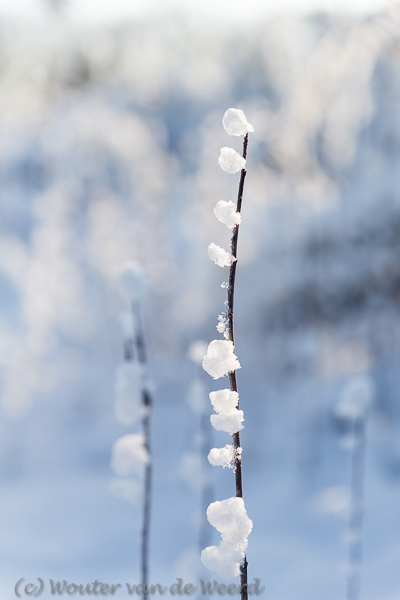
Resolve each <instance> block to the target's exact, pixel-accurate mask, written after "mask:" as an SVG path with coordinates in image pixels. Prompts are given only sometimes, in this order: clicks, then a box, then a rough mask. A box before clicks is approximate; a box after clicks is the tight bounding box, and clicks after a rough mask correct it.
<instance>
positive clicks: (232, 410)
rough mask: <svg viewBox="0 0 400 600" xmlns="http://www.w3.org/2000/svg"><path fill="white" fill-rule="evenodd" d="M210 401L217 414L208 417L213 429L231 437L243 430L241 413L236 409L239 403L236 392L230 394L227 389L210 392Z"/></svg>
mask: <svg viewBox="0 0 400 600" xmlns="http://www.w3.org/2000/svg"><path fill="white" fill-rule="evenodd" d="M210 400H211V404H212V405H213V408H214V410H215V412H216V413H217V414H216V415H211V417H210V421H211V425H212V426H213V427H214V429H216V430H217V431H225V432H226V433H229V434H230V435H233V434H234V433H237V432H238V431H241V430H242V429H243V428H244V425H243V421H244V416H243V411H242V410H239V409H238V408H237V406H238V402H239V394H238V393H237V392H232V391H231V390H229V389H228V390H218V391H217V392H210Z"/></svg>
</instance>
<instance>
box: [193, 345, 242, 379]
mask: <svg viewBox="0 0 400 600" xmlns="http://www.w3.org/2000/svg"><path fill="white" fill-rule="evenodd" d="M202 366H203V369H204V370H205V371H206V372H207V373H208V374H209V375H211V377H212V378H213V379H219V378H220V377H224V375H228V373H232V372H233V371H236V370H237V369H240V362H239V361H238V359H237V356H236V355H235V352H234V349H233V342H231V341H230V340H213V341H212V342H210V343H209V344H208V348H207V354H206V355H205V357H204V358H203V363H202Z"/></svg>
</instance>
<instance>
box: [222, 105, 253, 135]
mask: <svg viewBox="0 0 400 600" xmlns="http://www.w3.org/2000/svg"><path fill="white" fill-rule="evenodd" d="M222 125H223V126H224V129H225V131H226V133H229V135H236V136H239V135H246V133H252V132H253V131H254V127H253V125H251V124H250V123H249V122H248V121H247V119H246V115H245V114H244V112H243V111H242V110H241V109H240V108H228V110H226V111H225V113H224V116H223V117H222Z"/></svg>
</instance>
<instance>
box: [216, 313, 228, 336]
mask: <svg viewBox="0 0 400 600" xmlns="http://www.w3.org/2000/svg"><path fill="white" fill-rule="evenodd" d="M227 327H228V319H227V316H226V313H223V314H222V315H218V324H217V331H218V333H223V334H224V337H225V338H227V334H228V332H227Z"/></svg>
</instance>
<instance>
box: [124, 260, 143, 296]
mask: <svg viewBox="0 0 400 600" xmlns="http://www.w3.org/2000/svg"><path fill="white" fill-rule="evenodd" d="M118 287H119V291H120V294H121V296H122V297H123V298H124V299H125V300H126V301H127V302H134V301H135V300H139V299H140V298H141V296H142V295H143V293H144V291H145V289H146V276H145V272H144V270H143V269H142V267H141V266H140V265H139V264H137V263H135V262H129V263H127V264H126V265H125V267H124V269H123V270H122V271H121V274H120V276H119V279H118Z"/></svg>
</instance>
